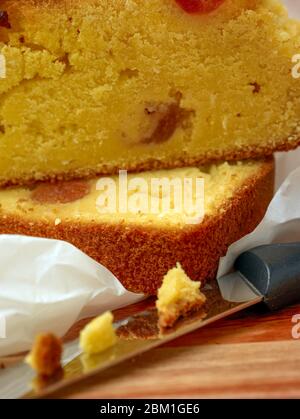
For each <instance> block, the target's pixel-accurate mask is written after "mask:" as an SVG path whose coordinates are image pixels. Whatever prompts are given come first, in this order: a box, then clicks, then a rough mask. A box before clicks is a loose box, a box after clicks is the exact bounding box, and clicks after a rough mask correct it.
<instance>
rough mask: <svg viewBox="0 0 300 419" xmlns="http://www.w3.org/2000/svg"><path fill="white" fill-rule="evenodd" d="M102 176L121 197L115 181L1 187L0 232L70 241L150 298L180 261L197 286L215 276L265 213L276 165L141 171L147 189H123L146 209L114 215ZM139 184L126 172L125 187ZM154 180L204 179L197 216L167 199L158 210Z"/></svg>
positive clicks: (239, 164)
mask: <svg viewBox="0 0 300 419" xmlns="http://www.w3.org/2000/svg"><path fill="white" fill-rule="evenodd" d="M105 179H106V182H107V181H108V180H110V181H111V182H112V184H114V185H115V186H116V189H115V192H116V196H119V195H118V193H119V192H120V190H119V189H118V188H119V184H118V181H119V179H120V177H119V176H115V177H111V178H100V179H97V178H95V179H90V180H77V181H69V182H62V181H61V182H58V183H45V182H43V183H40V184H35V185H31V186H28V187H16V186H14V187H8V188H6V189H1V190H0V234H3V233H4V234H24V235H30V236H37V237H48V238H55V239H61V240H65V241H68V242H70V243H72V244H74V245H75V246H77V247H78V248H79V249H81V250H82V251H84V252H85V253H87V254H88V255H89V256H91V257H92V258H94V259H95V260H96V261H98V262H100V263H102V264H103V265H104V266H106V267H107V268H108V269H109V270H111V271H112V272H113V273H114V274H115V275H116V277H117V278H118V279H119V280H120V281H121V282H122V283H123V285H124V286H125V287H126V288H128V289H129V290H131V291H135V292H143V293H147V294H155V293H156V292H157V289H158V288H159V287H160V286H161V283H162V279H163V277H164V275H165V274H166V273H167V272H168V270H169V269H171V268H173V267H174V266H175V265H176V264H177V263H178V262H179V263H180V264H181V266H182V268H183V269H184V270H185V272H186V273H187V275H188V276H189V277H190V278H191V279H194V280H197V281H201V282H202V284H204V283H205V281H207V280H209V279H213V278H215V275H216V271H217V267H218V262H219V258H220V257H221V256H222V255H224V254H225V252H226V250H227V248H228V246H229V245H230V244H231V243H233V242H234V241H236V240H238V239H239V238H241V237H242V236H243V235H245V234H247V233H249V232H250V231H251V230H253V229H254V228H255V227H256V226H257V224H258V223H259V222H260V220H261V219H262V217H263V215H264V214H265V211H266V208H267V206H268V204H269V202H270V200H271V198H272V194H273V179H274V164H273V160H272V159H271V160H265V161H244V162H236V163H231V164H230V163H227V162H226V163H220V164H218V165H212V166H208V167H199V168H198V167H187V168H178V169H172V170H162V171H152V172H144V173H142V174H138V179H139V180H141V179H142V180H143V181H144V182H145V185H146V186H149V188H148V189H147V190H146V192H145V191H142V192H141V191H140V192H139V193H138V191H136V190H135V189H134V188H133V189H132V188H131V189H130V188H129V187H128V191H127V195H128V198H130V199H131V200H133V199H134V197H135V196H137V197H139V200H140V201H142V203H145V202H147V207H146V208H144V209H143V207H139V205H138V204H137V206H136V207H135V208H136V209H137V210H136V211H135V210H134V207H129V204H128V208H127V212H126V211H125V212H124V210H123V209H122V208H121V207H120V205H116V206H115V211H111V210H113V207H110V206H109V205H106V201H107V200H108V199H107V198H108V196H106V195H105V194H106V192H107V190H106V189H102V188H100V187H99V182H101V181H102V180H105ZM136 179H137V177H136V175H135V174H131V175H128V185H134V183H131V181H134V180H136ZM152 179H167V180H168V179H169V180H170V181H171V180H174V179H177V180H178V179H179V180H183V181H184V179H192V180H196V179H200V180H201V179H203V180H204V205H203V209H204V213H203V214H202V216H200V217H199V218H198V212H197V211H196V215H197V216H195V217H192V215H193V214H192V213H190V208H189V207H188V208H186V207H185V206H183V207H182V210H181V211H178V206H177V207H176V206H175V203H174V199H173V198H172V196H173V195H172V194H170V195H169V197H170V205H169V208H166V207H163V205H161V203H162V202H163V198H164V197H165V196H166V192H164V191H166V189H162V188H160V189H159V194H155V193H154V189H152V187H151V185H152V184H151V181H152ZM102 186H103V185H102ZM122 192H124V191H122ZM194 192H197V189H196V188H194V189H193V190H192V194H194ZM200 196H201V193H200ZM104 198H105V199H104ZM196 198H197V197H196ZM153 199H154V202H156V201H155V199H158V203H159V206H158V211H156V212H155V211H153V212H152V211H151V208H150V204H151V202H152V200H153ZM119 200H120V198H118V201H119ZM128 202H130V201H129V200H128ZM197 202H199V203H200V204H201V201H200V200H199V201H197ZM119 204H120V202H119ZM108 209H109V210H110V212H106V211H107V210H108ZM104 210H105V211H104ZM199 215H201V214H199ZM190 220H192V221H193V222H192V223H190Z"/></svg>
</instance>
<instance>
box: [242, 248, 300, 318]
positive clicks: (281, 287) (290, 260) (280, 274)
mask: <svg viewBox="0 0 300 419" xmlns="http://www.w3.org/2000/svg"><path fill="white" fill-rule="evenodd" d="M235 268H236V269H237V270H238V271H239V272H240V273H241V274H242V275H243V276H244V277H245V278H246V279H247V280H248V281H249V282H250V283H251V284H252V285H253V286H254V288H255V289H256V290H257V291H259V293H260V294H261V295H262V296H263V299H264V302H265V303H266V305H267V306H268V307H269V309H271V310H277V309H280V308H283V307H286V306H288V305H291V304H295V303H297V302H300V243H289V244H271V245H265V246H259V247H256V248H254V249H251V250H248V251H246V252H244V253H242V254H241V255H240V256H239V257H238V258H237V260H236V262H235Z"/></svg>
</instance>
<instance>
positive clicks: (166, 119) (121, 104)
mask: <svg viewBox="0 0 300 419" xmlns="http://www.w3.org/2000/svg"><path fill="white" fill-rule="evenodd" d="M0 9H1V13H0V51H1V52H2V54H3V56H4V57H5V60H6V78H3V79H0V184H2V185H4V184H29V183H30V182H31V181H33V180H50V179H59V180H69V179H73V178H81V177H88V176H90V177H92V176H94V175H98V174H112V173H117V171H118V169H120V168H123V169H126V170H131V171H140V170H153V169H161V168H174V167H183V166H188V165H190V166H192V165H198V164H207V163H209V162H212V161H217V160H223V161H225V160H237V159H246V158H258V157H261V156H266V155H271V154H272V153H273V152H274V151H275V150H288V149H292V148H294V147H296V146H297V145H298V144H299V139H300V82H299V80H297V79H295V78H293V77H292V68H293V66H295V64H293V62H292V58H293V57H294V56H295V54H298V53H299V51H300V25H299V22H296V21H293V20H291V19H289V18H288V15H287V12H286V10H285V8H284V7H283V6H282V5H281V3H280V2H279V1H278V0H209V1H208V0H151V1H145V0H114V1H112V0H80V1H78V0H55V1H54V0H47V1H46V0H40V1H38V0H2V1H1V3H0Z"/></svg>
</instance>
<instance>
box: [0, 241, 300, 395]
mask: <svg viewBox="0 0 300 419" xmlns="http://www.w3.org/2000/svg"><path fill="white" fill-rule="evenodd" d="M234 266H235V269H236V270H235V272H233V273H230V274H228V275H225V276H223V277H222V278H219V280H218V283H219V285H220V288H221V289H222V284H223V283H226V287H227V289H228V288H231V289H234V288H236V287H238V289H239V296H240V297H241V296H242V298H240V300H242V301H241V302H239V303H233V302H230V301H226V300H224V298H223V297H222V295H221V291H220V289H219V287H218V285H217V283H216V282H215V283H214V284H213V285H207V286H206V287H205V288H204V289H203V291H204V293H205V294H206V296H207V301H208V303H207V307H206V308H205V311H206V317H205V318H203V312H201V313H198V314H195V315H194V316H191V317H190V318H188V319H186V320H183V321H181V322H179V323H178V325H177V327H176V328H174V329H171V330H170V331H168V332H167V333H165V334H163V335H159V336H156V337H155V338H153V339H147V340H145V339H141V338H136V339H131V340H128V339H124V338H122V337H121V338H120V339H119V340H118V343H117V344H116V345H115V346H114V347H112V348H110V349H108V350H106V351H105V352H103V353H100V354H98V355H94V356H90V357H88V356H86V355H84V354H80V351H79V345H78V340H75V341H73V342H71V343H69V344H66V345H64V356H63V362H62V364H63V368H64V374H63V377H62V378H60V379H59V380H58V381H57V382H52V383H50V384H49V385H45V386H44V387H43V388H40V389H39V390H35V391H32V390H30V385H31V384H30V383H31V380H32V378H33V376H34V372H33V371H32V370H31V369H30V367H29V366H27V365H26V364H24V363H23V362H20V363H19V364H17V365H15V366H13V367H10V368H8V369H4V370H3V371H1V372H0V398H19V397H24V396H25V397H44V396H48V395H50V394H53V393H54V392H56V391H57V390H60V389H62V388H64V387H67V386H70V385H72V384H74V383H76V382H78V381H80V380H82V379H84V378H87V377H91V376H94V375H97V374H99V373H100V372H101V371H103V370H105V369H108V368H110V367H113V366H115V365H117V364H119V363H121V362H124V361H126V360H128V359H131V358H133V357H136V356H137V355H141V354H142V353H144V352H146V351H149V350H151V349H154V348H156V347H158V346H160V345H163V344H165V343H166V342H169V341H171V340H174V339H176V338H178V337H180V336H183V335H185V334H187V333H190V332H193V331H195V330H197V329H199V328H201V327H204V326H206V325H208V324H210V323H213V322H215V321H217V320H219V319H222V318H224V317H227V316H230V315H232V314H234V313H237V312H239V311H241V310H244V309H246V308H248V307H250V306H253V305H255V304H258V303H263V304H265V306H266V307H267V308H268V309H269V310H272V311H273V310H278V309H280V308H283V307H285V306H288V305H290V304H294V303H297V302H300V243H289V244H272V245H264V246H259V247H256V248H254V249H252V250H248V251H246V252H244V253H242V254H241V255H240V256H239V257H238V258H237V260H236V262H235V265H234ZM149 313H150V312H149V311H144V312H142V313H138V315H135V316H131V317H128V318H127V319H125V320H122V322H117V323H115V325H114V326H115V328H117V329H119V330H120V327H123V328H124V327H126V325H130V324H132V323H134V322H135V321H137V319H140V318H145V319H147V318H149ZM150 317H151V316H150Z"/></svg>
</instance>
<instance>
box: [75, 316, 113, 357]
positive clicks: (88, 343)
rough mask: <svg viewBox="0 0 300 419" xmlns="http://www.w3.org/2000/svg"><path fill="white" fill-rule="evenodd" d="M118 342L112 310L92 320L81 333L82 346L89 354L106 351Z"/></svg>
mask: <svg viewBox="0 0 300 419" xmlns="http://www.w3.org/2000/svg"><path fill="white" fill-rule="evenodd" d="M116 342H117V335H116V333H115V330H114V328H113V315H112V313H111V312H110V311H107V312H106V313H104V314H102V315H101V316H99V317H97V318H95V319H94V320H92V321H91V322H90V323H89V324H87V325H86V326H85V328H84V329H83V330H82V331H81V333H80V343H79V345H80V348H81V349H82V351H83V352H85V353H86V354H88V355H92V354H97V353H99V352H102V351H105V350H106V349H108V348H110V347H111V346H113V345H115V343H116Z"/></svg>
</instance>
